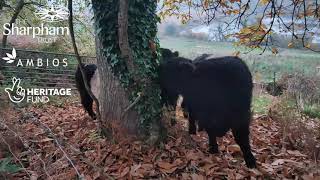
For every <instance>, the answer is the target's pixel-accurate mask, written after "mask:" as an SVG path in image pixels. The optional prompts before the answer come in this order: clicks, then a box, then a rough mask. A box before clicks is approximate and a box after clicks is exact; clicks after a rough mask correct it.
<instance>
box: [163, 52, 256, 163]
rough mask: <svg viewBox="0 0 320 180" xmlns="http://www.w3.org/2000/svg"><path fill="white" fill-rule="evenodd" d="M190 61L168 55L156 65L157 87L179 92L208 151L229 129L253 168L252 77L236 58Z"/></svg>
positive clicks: (213, 148) (216, 146)
mask: <svg viewBox="0 0 320 180" xmlns="http://www.w3.org/2000/svg"><path fill="white" fill-rule="evenodd" d="M208 57H209V56H206V57H205V58H203V59H200V60H199V62H198V63H196V64H193V63H190V62H188V59H185V58H181V57H178V58H171V59H170V60H168V61H166V62H163V63H162V64H161V66H160V85H161V89H162V90H163V91H165V92H166V93H167V94H169V96H175V95H177V94H181V95H182V96H183V97H184V103H185V106H187V108H188V111H189V113H190V115H192V117H191V118H190V119H192V120H193V121H194V120H197V121H198V124H199V127H203V128H204V129H205V131H206V132H207V134H208V136H209V152H210V153H217V152H218V145H217V142H216V137H221V136H224V135H225V133H226V132H227V131H228V130H229V129H231V130H232V133H233V135H234V137H235V140H236V142H237V143H238V144H239V146H240V148H241V150H242V152H243V154H244V159H245V162H246V165H247V166H248V167H249V168H254V167H256V161H255V158H254V156H253V155H252V153H251V147H250V143H249V125H250V119H251V111H250V105H251V98H252V88H253V84H252V77H251V73H250V71H249V69H248V67H247V66H246V64H245V63H244V62H243V61H242V60H241V59H239V58H237V57H222V58H214V59H213V58H209V59H207V58H208Z"/></svg>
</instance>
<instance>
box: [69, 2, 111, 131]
mask: <svg viewBox="0 0 320 180" xmlns="http://www.w3.org/2000/svg"><path fill="white" fill-rule="evenodd" d="M68 9H69V13H70V15H69V29H70V36H71V41H72V45H73V49H74V53H75V55H76V58H77V61H78V67H79V69H80V72H81V75H82V79H83V82H84V85H85V88H86V91H87V92H88V94H89V95H90V97H91V98H92V99H93V101H94V102H95V103H96V106H97V111H96V114H97V120H98V124H99V131H100V132H99V134H101V135H104V134H105V129H104V126H103V122H102V120H101V115H100V104H99V101H98V99H97V97H95V96H94V94H93V93H92V91H91V89H90V87H89V85H88V83H87V82H88V81H87V76H86V73H85V72H84V69H83V66H82V62H81V57H80V55H79V52H78V47H77V44H76V41H75V37H74V30H73V12H72V0H68Z"/></svg>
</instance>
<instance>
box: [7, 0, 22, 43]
mask: <svg viewBox="0 0 320 180" xmlns="http://www.w3.org/2000/svg"><path fill="white" fill-rule="evenodd" d="M24 5H25V3H24V0H19V1H18V4H17V6H16V8H15V11H14V14H13V16H12V17H11V20H10V22H9V27H8V28H9V29H10V28H11V27H12V24H13V23H15V22H16V20H17V18H18V15H19V13H20V12H21V10H22V9H23V6H24ZM8 33H9V32H8V31H7V30H5V31H4V34H3V36H2V47H3V48H5V47H6V46H7V39H8V35H6V34H8Z"/></svg>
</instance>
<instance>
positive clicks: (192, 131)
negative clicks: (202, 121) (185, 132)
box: [189, 129, 197, 135]
mask: <svg viewBox="0 0 320 180" xmlns="http://www.w3.org/2000/svg"><path fill="white" fill-rule="evenodd" d="M189 134H193V135H196V134H197V131H196V130H195V129H189Z"/></svg>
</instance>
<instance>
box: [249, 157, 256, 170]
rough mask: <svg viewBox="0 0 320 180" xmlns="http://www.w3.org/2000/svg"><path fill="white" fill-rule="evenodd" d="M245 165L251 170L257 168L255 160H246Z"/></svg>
mask: <svg viewBox="0 0 320 180" xmlns="http://www.w3.org/2000/svg"><path fill="white" fill-rule="evenodd" d="M246 165H247V167H248V168H250V169H253V168H256V167H257V164H256V160H255V159H254V158H253V159H248V160H246Z"/></svg>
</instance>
